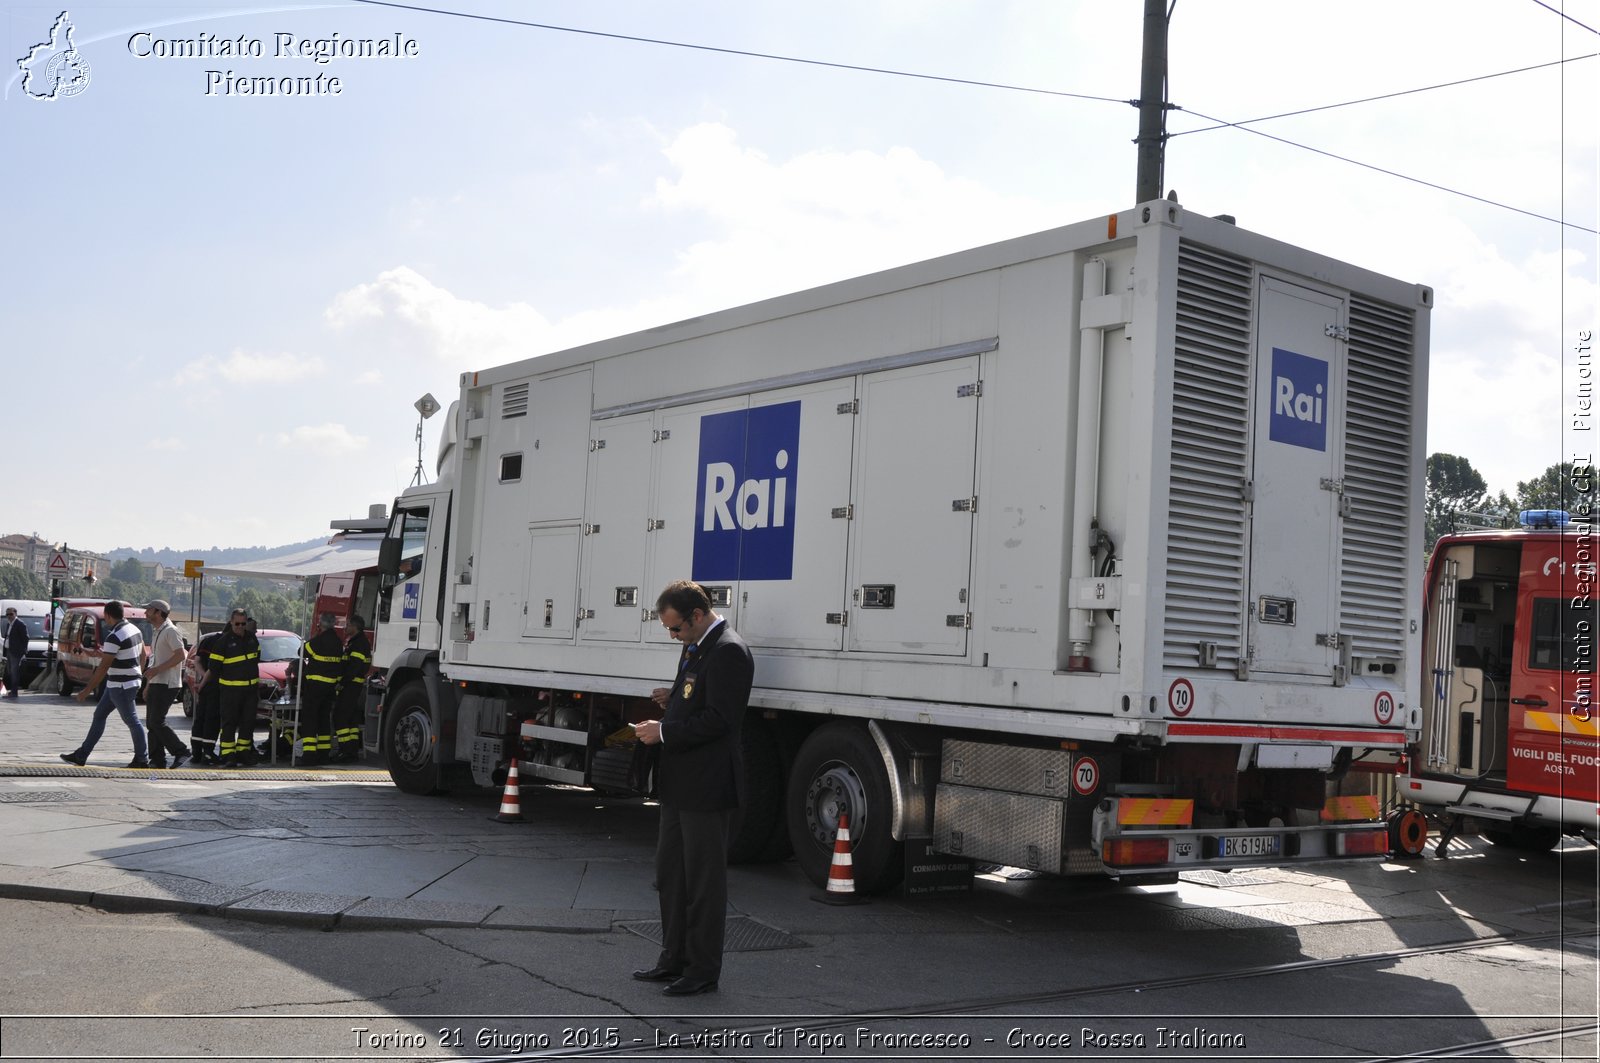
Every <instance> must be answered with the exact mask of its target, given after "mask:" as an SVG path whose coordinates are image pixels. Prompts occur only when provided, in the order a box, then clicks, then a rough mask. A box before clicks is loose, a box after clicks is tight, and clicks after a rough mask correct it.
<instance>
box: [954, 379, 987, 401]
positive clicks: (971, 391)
mask: <svg viewBox="0 0 1600 1063" xmlns="http://www.w3.org/2000/svg"><path fill="white" fill-rule="evenodd" d="M982 397H983V381H981V380H975V381H973V382H972V383H970V384H962V385H961V386H960V387H958V388H956V398H958V399H978V398H982Z"/></svg>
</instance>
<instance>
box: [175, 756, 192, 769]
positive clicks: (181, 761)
mask: <svg viewBox="0 0 1600 1063" xmlns="http://www.w3.org/2000/svg"><path fill="white" fill-rule="evenodd" d="M188 762H189V754H187V753H179V754H177V755H176V756H174V757H173V758H172V770H173V771H176V770H178V769H179V768H181V767H183V766H184V765H185V764H187V763H188Z"/></svg>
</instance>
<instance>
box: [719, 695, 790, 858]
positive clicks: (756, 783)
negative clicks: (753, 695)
mask: <svg viewBox="0 0 1600 1063" xmlns="http://www.w3.org/2000/svg"><path fill="white" fill-rule="evenodd" d="M739 742H740V745H741V746H742V747H743V752H744V792H743V793H741V794H740V795H739V809H738V812H737V814H736V816H735V822H734V825H733V831H732V834H731V839H732V840H731V841H730V842H729V843H728V862H729V863H732V864H765V863H772V862H774V861H777V860H782V859H783V858H784V857H786V856H788V855H789V834H788V828H787V827H786V825H785V824H784V822H783V757H782V756H781V755H780V754H779V752H778V740H777V738H776V737H775V736H774V735H773V733H772V728H771V727H770V726H768V724H767V721H766V720H763V719H761V718H760V717H759V716H749V717H746V719H745V721H744V726H743V727H741V728H740V729H739Z"/></svg>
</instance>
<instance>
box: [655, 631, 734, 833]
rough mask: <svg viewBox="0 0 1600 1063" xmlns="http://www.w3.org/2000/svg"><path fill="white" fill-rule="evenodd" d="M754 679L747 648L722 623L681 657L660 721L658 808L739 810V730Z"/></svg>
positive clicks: (704, 810)
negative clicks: (665, 806)
mask: <svg viewBox="0 0 1600 1063" xmlns="http://www.w3.org/2000/svg"><path fill="white" fill-rule="evenodd" d="M754 679H755V661H754V659H753V658H752V657H751V656H750V647H749V646H748V645H747V644H746V643H745V641H744V639H742V638H740V637H739V633H738V632H736V631H734V630H733V628H731V627H729V626H728V624H727V622H726V621H724V622H723V623H721V624H718V625H717V627H716V628H715V629H713V630H712V631H710V632H708V633H707V634H706V636H705V638H704V639H702V640H701V642H700V645H699V647H698V648H697V649H695V650H694V651H692V652H688V653H686V654H685V657H684V660H683V663H682V665H681V666H680V667H679V669H678V678H677V679H676V680H675V681H674V682H673V684H672V694H671V696H670V697H669V698H668V699H667V711H666V712H665V713H664V714H663V715H662V717H661V760H660V763H659V765H658V767H657V769H656V792H657V794H658V795H659V797H660V800H661V803H662V804H664V805H671V806H672V807H673V808H677V809H682V810H684V811H689V812H712V811H716V810H718V809H724V808H735V807H737V806H738V804H739V793H740V791H741V790H742V789H743V785H744V758H743V754H742V751H741V748H740V745H739V728H740V726H741V725H742V724H743V723H744V713H745V709H746V708H748V707H749V705H750V685H751V683H752V682H753V680H754Z"/></svg>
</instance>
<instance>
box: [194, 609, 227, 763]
mask: <svg viewBox="0 0 1600 1063" xmlns="http://www.w3.org/2000/svg"><path fill="white" fill-rule="evenodd" d="M224 634H226V632H222V631H211V632H208V633H206V634H204V635H202V636H200V641H199V642H197V643H195V647H194V661H195V666H196V667H197V668H198V669H199V673H198V675H197V676H196V681H195V686H196V690H195V692H194V723H193V724H191V725H190V727H189V748H190V749H192V750H194V762H195V763H196V764H208V765H211V766H212V767H215V766H216V765H218V764H221V763H222V755H221V754H220V753H219V752H218V750H217V732H218V731H219V730H221V728H222V705H221V700H220V699H221V695H220V694H218V693H217V691H218V690H219V689H221V688H220V687H219V686H218V685H217V673H216V672H215V671H213V670H212V668H211V651H212V650H213V649H214V648H215V647H216V645H217V640H218V639H220V638H222V636H223V635H224Z"/></svg>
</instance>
